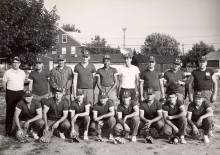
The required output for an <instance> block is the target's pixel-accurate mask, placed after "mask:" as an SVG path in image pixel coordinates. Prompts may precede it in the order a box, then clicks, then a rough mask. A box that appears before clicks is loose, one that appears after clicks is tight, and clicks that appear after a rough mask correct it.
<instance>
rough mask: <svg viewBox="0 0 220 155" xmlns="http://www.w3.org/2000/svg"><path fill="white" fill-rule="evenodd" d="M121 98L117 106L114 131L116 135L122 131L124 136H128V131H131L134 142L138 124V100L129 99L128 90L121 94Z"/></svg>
mask: <svg viewBox="0 0 220 155" xmlns="http://www.w3.org/2000/svg"><path fill="white" fill-rule="evenodd" d="M122 100H123V101H122V103H120V104H119V105H118V108H117V118H118V122H117V124H116V126H115V133H116V135H122V134H123V132H124V136H125V137H126V138H128V137H129V133H130V132H132V137H131V141H132V142H136V136H137V132H138V127H139V124H140V118H139V106H138V102H137V101H133V100H131V96H130V93H129V92H124V93H123V94H122Z"/></svg>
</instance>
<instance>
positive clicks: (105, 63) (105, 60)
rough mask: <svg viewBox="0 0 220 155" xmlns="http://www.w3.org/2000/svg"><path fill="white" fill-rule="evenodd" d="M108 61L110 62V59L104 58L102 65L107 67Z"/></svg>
mask: <svg viewBox="0 0 220 155" xmlns="http://www.w3.org/2000/svg"><path fill="white" fill-rule="evenodd" d="M110 63H111V61H110V59H104V60H103V64H104V67H109V66H110Z"/></svg>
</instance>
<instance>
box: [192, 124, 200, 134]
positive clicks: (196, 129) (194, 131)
mask: <svg viewBox="0 0 220 155" xmlns="http://www.w3.org/2000/svg"><path fill="white" fill-rule="evenodd" d="M192 133H193V135H198V134H199V130H198V128H197V127H196V126H195V125H194V126H193V128H192Z"/></svg>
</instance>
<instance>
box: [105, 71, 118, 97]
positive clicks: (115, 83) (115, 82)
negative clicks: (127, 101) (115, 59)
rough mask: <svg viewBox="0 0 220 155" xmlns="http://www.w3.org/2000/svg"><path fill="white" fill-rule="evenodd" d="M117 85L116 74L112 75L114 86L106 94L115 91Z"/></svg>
mask: <svg viewBox="0 0 220 155" xmlns="http://www.w3.org/2000/svg"><path fill="white" fill-rule="evenodd" d="M117 83H118V73H115V74H114V85H113V86H112V87H111V89H109V91H108V92H107V93H108V94H109V93H110V92H111V91H112V90H114V89H115V87H116V86H117Z"/></svg>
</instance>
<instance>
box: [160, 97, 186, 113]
mask: <svg viewBox="0 0 220 155" xmlns="http://www.w3.org/2000/svg"><path fill="white" fill-rule="evenodd" d="M182 105H184V104H183V102H182V101H180V100H177V103H176V104H175V105H174V107H171V106H170V104H169V102H168V101H167V102H166V103H165V104H163V106H162V108H163V110H164V111H167V112H168V115H169V116H173V115H178V114H179V113H180V112H181V111H180V107H181V106H182Z"/></svg>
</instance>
